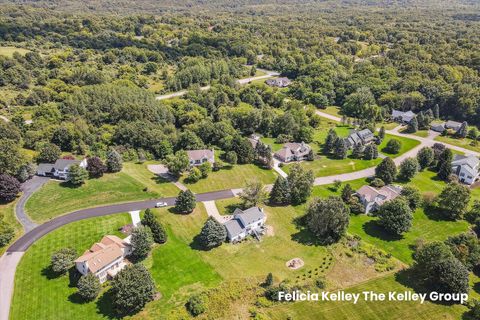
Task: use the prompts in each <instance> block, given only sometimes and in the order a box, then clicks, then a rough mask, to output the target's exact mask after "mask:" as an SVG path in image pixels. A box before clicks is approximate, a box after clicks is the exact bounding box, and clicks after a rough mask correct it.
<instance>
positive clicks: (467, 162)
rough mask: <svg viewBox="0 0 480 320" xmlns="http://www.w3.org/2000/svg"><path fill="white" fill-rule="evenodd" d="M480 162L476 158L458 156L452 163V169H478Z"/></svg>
mask: <svg viewBox="0 0 480 320" xmlns="http://www.w3.org/2000/svg"><path fill="white" fill-rule="evenodd" d="M479 164H480V160H479V159H478V158H477V157H476V156H472V155H470V156H463V155H459V154H456V155H455V157H454V158H453V161H452V167H455V166H468V167H470V168H472V169H476V168H478V165H479Z"/></svg>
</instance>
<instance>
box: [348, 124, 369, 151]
mask: <svg viewBox="0 0 480 320" xmlns="http://www.w3.org/2000/svg"><path fill="white" fill-rule="evenodd" d="M374 141H375V136H374V135H373V132H372V131H370V130H369V129H363V130H360V131H356V130H352V131H351V132H350V134H349V135H348V137H347V138H346V139H345V143H346V145H347V148H353V147H354V146H356V145H357V144H362V145H367V144H370V143H372V142H374Z"/></svg>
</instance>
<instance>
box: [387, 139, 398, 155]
mask: <svg viewBox="0 0 480 320" xmlns="http://www.w3.org/2000/svg"><path fill="white" fill-rule="evenodd" d="M401 147H402V143H401V142H400V140H397V139H390V140H389V141H388V142H387V145H386V146H385V152H388V153H390V154H396V153H398V152H399V151H400V148H401Z"/></svg>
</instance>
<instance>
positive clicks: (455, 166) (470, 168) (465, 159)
mask: <svg viewBox="0 0 480 320" xmlns="http://www.w3.org/2000/svg"><path fill="white" fill-rule="evenodd" d="M479 167H480V160H479V159H478V157H476V156H473V155H469V156H464V155H459V154H456V155H455V157H454V158H453V161H452V172H453V174H455V175H456V176H457V177H458V180H459V181H460V182H462V183H465V184H468V185H471V184H473V183H474V182H475V181H477V180H478V178H479V172H478V171H479Z"/></svg>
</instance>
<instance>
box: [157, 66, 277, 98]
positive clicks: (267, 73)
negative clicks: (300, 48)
mask: <svg viewBox="0 0 480 320" xmlns="http://www.w3.org/2000/svg"><path fill="white" fill-rule="evenodd" d="M257 70H258V71H262V72H264V73H265V75H263V76H256V77H248V78H244V79H238V80H237V82H238V83H239V84H247V83H250V82H252V81H255V80H262V79H268V78H272V77H276V76H278V75H280V74H279V73H278V72H276V71H270V70H264V69H257ZM209 89H210V86H209V85H208V86H204V87H201V88H200V90H202V91H205V90H209ZM187 92H188V91H187V90H181V91H177V92H172V93H167V94H162V95H159V96H157V97H156V99H157V100H165V99H172V98H178V97H181V96H183V95H185V94H186V93H187Z"/></svg>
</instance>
